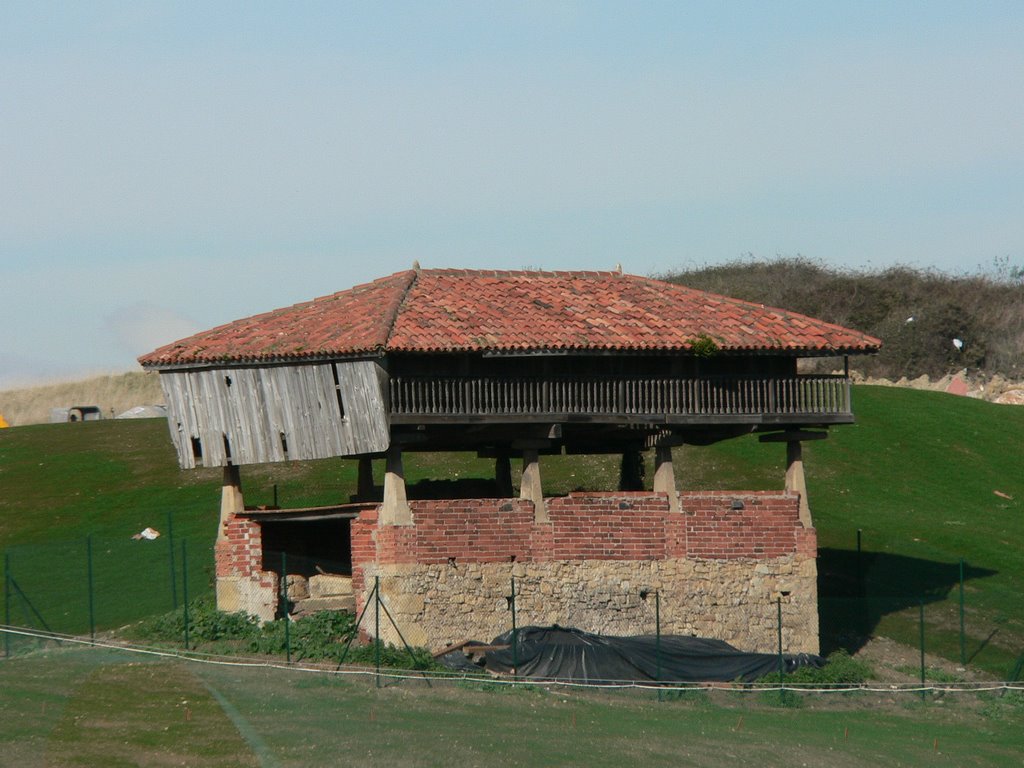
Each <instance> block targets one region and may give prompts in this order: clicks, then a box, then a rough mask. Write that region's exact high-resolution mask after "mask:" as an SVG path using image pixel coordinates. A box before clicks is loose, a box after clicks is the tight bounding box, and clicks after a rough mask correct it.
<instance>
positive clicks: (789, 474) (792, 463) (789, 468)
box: [786, 440, 812, 528]
mask: <svg viewBox="0 0 1024 768" xmlns="http://www.w3.org/2000/svg"><path fill="white" fill-rule="evenodd" d="M786 491H788V492H789V493H798V494H800V522H801V523H802V524H803V526H804V527H805V528H810V527H811V526H812V522H811V505H810V504H809V503H808V501H807V480H806V478H805V477H804V452H803V444H802V443H801V442H800V441H799V440H790V441H789V442H787V443H786Z"/></svg>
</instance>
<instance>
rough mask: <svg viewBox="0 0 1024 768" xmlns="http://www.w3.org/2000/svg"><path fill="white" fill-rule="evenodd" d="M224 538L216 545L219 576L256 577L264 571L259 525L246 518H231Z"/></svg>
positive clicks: (215, 553)
mask: <svg viewBox="0 0 1024 768" xmlns="http://www.w3.org/2000/svg"><path fill="white" fill-rule="evenodd" d="M223 525H224V537H218V538H217V542H216V544H214V547H213V551H214V558H215V559H216V563H217V576H218V577H221V576H255V575H256V574H258V573H259V572H260V571H262V570H263V534H262V531H261V530H260V526H259V523H257V522H255V521H253V520H249V519H248V518H245V517H234V516H231V517H229V518H228V519H227V520H226V521H225V522H224V524H223Z"/></svg>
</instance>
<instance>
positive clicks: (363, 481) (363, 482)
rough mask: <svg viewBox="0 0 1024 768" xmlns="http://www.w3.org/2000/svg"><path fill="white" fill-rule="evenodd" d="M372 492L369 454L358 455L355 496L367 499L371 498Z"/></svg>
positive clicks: (361, 499)
mask: <svg viewBox="0 0 1024 768" xmlns="http://www.w3.org/2000/svg"><path fill="white" fill-rule="evenodd" d="M373 494H374V486H373V460H372V459H371V458H370V457H369V456H360V457H359V478H358V480H357V482H356V496H357V498H358V499H359V500H360V501H368V500H369V499H372V498H373Z"/></svg>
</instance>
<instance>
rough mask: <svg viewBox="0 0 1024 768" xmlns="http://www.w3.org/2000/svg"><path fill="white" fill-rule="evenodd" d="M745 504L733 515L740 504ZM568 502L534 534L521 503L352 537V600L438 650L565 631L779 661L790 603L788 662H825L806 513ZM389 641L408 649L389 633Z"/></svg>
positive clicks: (655, 501)
mask: <svg viewBox="0 0 1024 768" xmlns="http://www.w3.org/2000/svg"><path fill="white" fill-rule="evenodd" d="M734 499H740V500H742V501H743V505H742V506H743V508H742V509H733V508H732V507H733V500H734ZM680 502H681V507H682V510H683V512H682V514H672V513H671V512H670V511H669V505H668V498H667V497H666V496H665V495H664V494H655V493H650V492H637V493H621V492H620V493H605V494H570V495H569V496H567V497H564V498H554V499H549V500H547V504H548V516H549V519H550V522H548V523H535V522H534V510H533V504H532V503H531V502H529V501H526V500H520V499H514V500H513V499H474V500H458V501H414V502H410V506H411V507H412V511H413V520H414V525H412V526H378V524H377V515H376V512H375V511H364V512H363V513H362V514H361V515H360V517H359V518H358V519H356V520H354V521H353V523H352V563H353V587H354V589H355V592H356V595H357V601H358V607H359V608H361V607H362V606H363V605H364V604H365V602H366V600H367V597H368V595H369V593H370V591H371V589H372V587H373V579H374V577H379V579H380V589H381V596H382V598H383V600H384V603H385V605H386V606H387V608H388V610H389V611H390V613H391V614H392V616H394V618H395V621H396V622H397V623H398V624H399V627H400V629H401V631H402V634H403V635H404V636H405V639H406V640H407V641H409V642H410V643H413V644H416V645H426V646H428V647H430V648H432V649H435V650H436V649H439V648H442V647H444V646H446V645H449V644H452V643H455V642H461V641H462V640H466V639H470V638H472V639H477V640H484V641H486V640H490V639H492V638H493V637H494V636H496V635H498V634H500V633H501V632H504V631H507V630H508V629H510V628H511V614H510V611H509V600H508V597H509V595H510V594H511V581H512V579H513V578H515V580H516V608H517V613H518V616H517V619H518V623H519V625H520V626H525V625H527V624H545V625H546V624H554V623H557V624H561V625H563V626H574V627H578V628H580V629H584V630H588V631H592V632H602V633H605V634H641V633H653V632H654V630H655V624H654V599H655V598H654V593H655V591H658V592H660V597H661V619H662V622H661V623H662V627H661V629H662V632H664V633H680V634H696V635H699V636H702V637H714V638H720V639H723V640H726V641H727V642H730V643H732V644H734V645H736V646H737V647H740V648H742V649H743V650H751V651H766V652H770V651H774V650H775V649H776V643H777V635H776V616H777V606H776V602H775V601H776V600H777V599H781V600H782V607H783V643H784V647H785V650H786V651H788V652H799V651H803V652H817V650H818V618H817V584H816V581H817V573H816V567H815V560H814V558H815V556H816V552H817V542H816V537H815V532H814V530H813V529H808V528H804V527H803V526H802V525H801V524H800V522H799V499H798V497H797V496H794V495H787V494H782V493H774V492H744V493H739V494H737V493H735V492H734V493H710V492H704V493H684V494H681V495H680ZM381 626H382V631H381V635H382V636H383V637H384V639H386V640H388V641H389V642H399V639H398V636H397V634H396V633H395V632H394V631H393V629H392V628H391V627H390V626H389V622H387V621H386V620H384V621H383V622H382V625H381Z"/></svg>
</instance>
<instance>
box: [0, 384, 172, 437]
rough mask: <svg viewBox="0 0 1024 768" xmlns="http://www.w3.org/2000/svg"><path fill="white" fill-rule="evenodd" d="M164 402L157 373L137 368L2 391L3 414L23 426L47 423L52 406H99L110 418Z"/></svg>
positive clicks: (13, 422) (15, 423) (0, 409)
mask: <svg viewBox="0 0 1024 768" xmlns="http://www.w3.org/2000/svg"><path fill="white" fill-rule="evenodd" d="M163 401H164V396H163V392H162V391H161V390H160V382H159V381H158V379H157V374H155V373H144V372H142V371H136V372H131V373H120V374H109V375H106V376H95V377H92V378H89V379H84V380H82V381H65V382H59V383H55V384H46V385H43V386H38V387H26V388H22V389H10V390H5V391H0V413H2V414H3V415H4V418H5V419H6V420H7V423H8V424H10V425H11V426H22V425H25V424H45V423H46V422H48V421H49V420H50V409H51V408H68V407H71V406H76V405H96V406H99V408H100V410H101V411H102V412H103V417H104V418H110V417H111V416H112V415H117V414H119V413H123V412H124V411H127V410H128V409H129V408H134V407H135V406H137V405H157V404H162V403H163Z"/></svg>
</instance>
